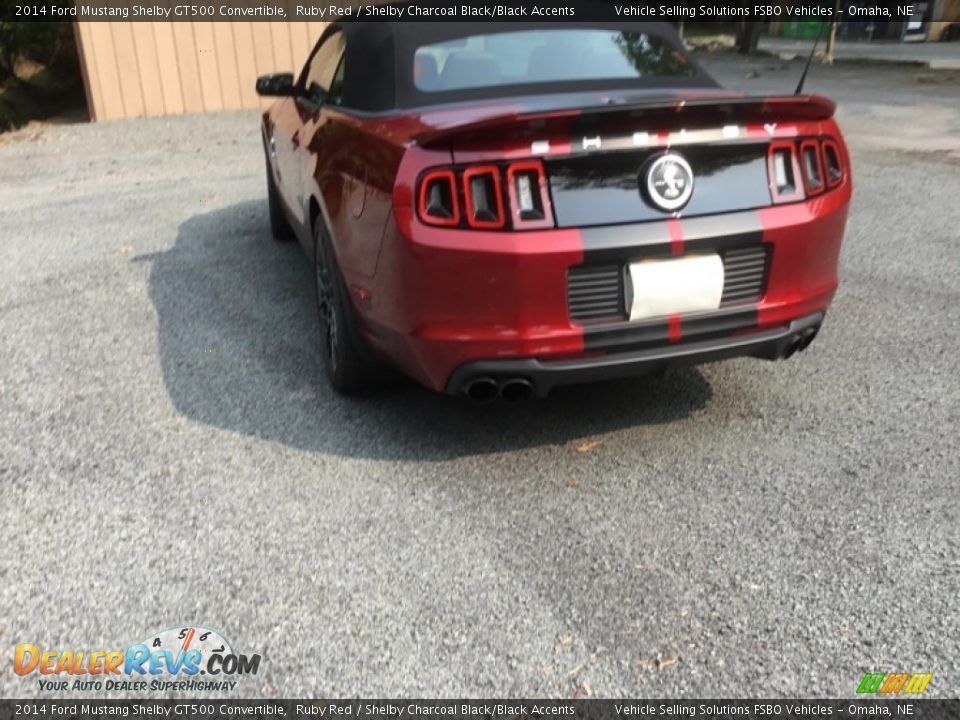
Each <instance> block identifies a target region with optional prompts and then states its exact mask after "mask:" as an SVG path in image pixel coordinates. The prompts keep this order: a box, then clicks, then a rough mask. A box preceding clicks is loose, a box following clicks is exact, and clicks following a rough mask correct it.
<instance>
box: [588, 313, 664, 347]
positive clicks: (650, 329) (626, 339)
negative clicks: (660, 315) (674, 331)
mask: <svg viewBox="0 0 960 720" xmlns="http://www.w3.org/2000/svg"><path fill="white" fill-rule="evenodd" d="M669 340H670V335H669V327H668V325H667V321H666V319H663V320H656V321H653V322H642V323H628V322H622V323H615V324H611V325H594V326H591V327H587V328H585V329H584V331H583V347H584V349H585V350H608V351H610V352H623V351H627V350H632V349H635V348H640V347H645V346H648V345H664V344H666V343H667V342H669Z"/></svg>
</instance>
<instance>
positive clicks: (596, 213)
mask: <svg viewBox="0 0 960 720" xmlns="http://www.w3.org/2000/svg"><path fill="white" fill-rule="evenodd" d="M257 89H258V92H260V94H261V95H268V96H278V97H280V98H281V99H279V100H278V101H277V102H276V103H275V104H274V105H273V106H272V107H271V108H270V109H269V110H267V111H266V112H265V113H264V114H263V126H262V131H263V142H264V147H265V150H266V157H267V187H268V194H269V207H270V221H271V225H272V229H273V232H274V235H276V236H277V237H278V238H285V237H296V238H298V239H299V240H300V242H301V243H302V244H303V245H304V247H305V249H306V251H307V254H308V256H309V257H310V258H311V259H312V261H313V263H314V265H315V268H316V273H315V274H316V292H317V303H318V306H319V314H320V327H321V347H322V355H323V359H324V363H325V367H326V370H327V375H328V376H329V378H330V381H331V383H332V384H333V386H334V387H335V388H337V389H338V390H340V391H343V392H357V391H361V390H364V389H365V388H367V387H369V386H370V384H371V382H372V381H373V379H374V378H375V376H376V374H377V368H378V366H380V365H382V364H386V365H390V366H392V367H393V368H395V369H398V370H400V371H401V372H403V373H405V374H407V375H409V376H410V377H412V378H414V379H416V380H418V381H419V382H421V383H423V384H424V385H426V386H427V387H429V388H433V389H435V390H441V391H446V392H448V393H451V394H461V393H463V394H466V395H467V396H469V397H472V398H474V399H491V398H493V397H496V396H497V395H501V396H503V397H504V398H507V399H517V398H521V397H525V396H527V395H531V394H533V395H538V396H543V395H545V394H546V393H547V392H548V391H549V390H550V389H551V388H552V387H554V386H556V385H560V384H567V383H576V382H584V381H590V380H598V379H603V378H609V377H619V376H624V375H630V374H634V373H641V372H647V371H650V370H656V369H661V368H665V367H669V366H672V365H678V364H689V363H699V362H707V361H711V360H717V359H722V358H729V357H735V356H752V357H760V358H766V359H771V360H773V359H780V358H786V357H789V356H790V355H792V354H793V353H795V352H796V351H798V350H803V349H805V348H806V347H807V345H809V344H810V342H811V341H812V340H813V338H814V336H815V335H816V334H817V331H818V330H819V328H820V325H821V323H822V322H823V318H824V314H825V312H826V310H827V306H828V305H829V304H830V301H831V299H832V298H833V295H834V292H835V291H836V287H837V260H838V256H839V253H840V243H841V240H842V237H843V232H844V226H845V223H846V217H847V207H848V204H849V201H850V195H851V176H850V160H849V155H848V152H847V149H846V146H845V144H844V142H843V139H842V137H841V135H840V131H839V129H838V127H837V124H836V123H835V121H834V119H833V114H834V107H835V106H834V104H833V103H832V102H831V101H830V100H827V99H826V98H823V97H820V96H816V95H791V96H773V97H749V96H744V95H742V94H739V93H734V92H729V91H724V90H722V89H720V88H719V87H718V86H717V84H716V83H715V82H714V81H713V80H712V79H711V78H710V77H709V76H708V75H707V74H706V73H705V72H704V71H703V70H702V68H700V67H699V66H698V65H697V63H696V62H695V61H694V60H693V59H692V58H691V57H690V56H689V55H688V54H687V53H686V51H685V50H684V48H683V46H682V44H681V43H680V41H679V39H678V38H677V37H676V35H675V33H674V31H673V30H672V28H671V27H670V26H669V25H665V24H659V23H618V24H617V25H615V26H612V25H610V24H604V23H595V24H590V23H577V24H570V23H560V24H557V23H549V22H541V23H512V22H504V23H485V24H481V23H402V22H356V21H345V22H337V23H332V24H330V25H329V26H328V27H327V28H326V30H325V31H324V33H323V35H322V37H321V38H320V40H319V41H318V42H317V45H316V47H315V48H314V50H313V52H312V53H311V55H310V58H309V60H308V61H307V64H306V66H305V67H304V68H303V70H302V72H301V73H300V75H299V77H298V78H294V77H293V75H291V74H280V75H270V76H265V77H262V78H260V79H259V80H258V82H257Z"/></svg>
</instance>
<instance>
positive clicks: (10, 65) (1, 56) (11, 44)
mask: <svg viewBox="0 0 960 720" xmlns="http://www.w3.org/2000/svg"><path fill="white" fill-rule="evenodd" d="M7 4H8V1H7V0H0V5H4V6H5V5H7ZM0 17H9V15H8V14H7V13H6V8H3V9H0ZM72 40H73V31H72V29H71V27H70V23H69V22H68V21H66V20H61V21H54V22H23V21H8V20H3V21H0V84H2V83H4V82H6V81H7V80H9V79H10V78H12V77H14V72H15V70H16V67H17V61H18V60H21V59H24V60H32V61H33V62H35V63H37V64H39V65H43V66H45V67H49V66H51V65H53V64H54V63H56V62H57V60H58V59H59V57H60V54H61V52H62V51H63V49H64V48H65V47H72Z"/></svg>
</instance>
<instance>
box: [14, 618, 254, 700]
mask: <svg viewBox="0 0 960 720" xmlns="http://www.w3.org/2000/svg"><path fill="white" fill-rule="evenodd" d="M259 668H260V655H243V654H239V653H236V652H234V650H233V646H232V645H231V643H230V642H229V641H228V640H227V639H226V638H224V637H223V635H221V634H220V633H218V632H216V631H215V630H207V629H204V628H201V627H181V628H171V629H170V630H164V631H163V632H159V633H154V634H152V635H150V636H149V637H147V639H146V640H144V641H143V642H139V643H134V644H133V645H130V646H129V647H128V648H127V649H126V650H105V649H97V650H56V649H52V650H51V649H41V648H40V647H38V646H37V645H35V644H32V643H21V644H19V645H17V646H16V648H15V650H14V657H13V671H14V672H15V673H16V674H17V675H21V676H24V677H36V678H37V682H38V684H39V689H40V690H46V691H71V690H96V691H100V692H104V691H105V692H125V691H135V692H139V691H147V690H149V691H182V692H192V691H223V690H233V689H234V688H235V687H236V685H237V680H236V678H237V677H239V676H242V675H256V674H257V670H259Z"/></svg>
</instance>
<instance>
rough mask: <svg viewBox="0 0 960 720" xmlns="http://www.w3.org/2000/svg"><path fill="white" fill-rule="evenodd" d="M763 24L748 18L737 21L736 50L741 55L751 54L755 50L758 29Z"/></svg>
mask: <svg viewBox="0 0 960 720" xmlns="http://www.w3.org/2000/svg"><path fill="white" fill-rule="evenodd" d="M762 29H763V25H762V24H761V23H759V22H755V21H750V20H740V21H739V22H737V52H739V53H741V54H743V55H752V54H753V53H755V52H756V51H757V45H758V44H759V43H760V30H762Z"/></svg>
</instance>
